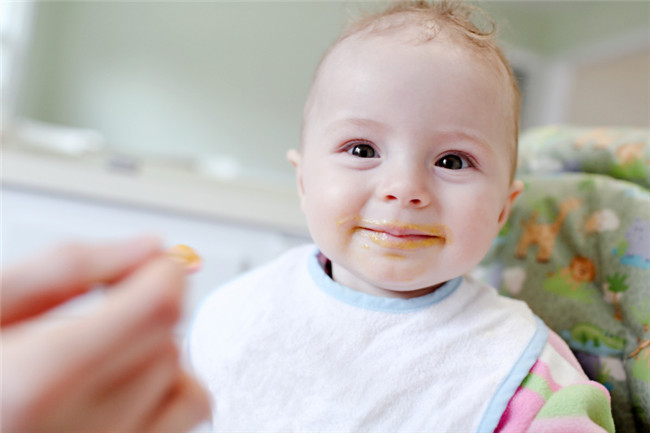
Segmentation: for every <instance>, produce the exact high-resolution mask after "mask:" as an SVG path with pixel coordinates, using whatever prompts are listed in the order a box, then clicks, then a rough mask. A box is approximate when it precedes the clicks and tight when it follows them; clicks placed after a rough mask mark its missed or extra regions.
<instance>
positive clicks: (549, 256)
mask: <svg viewBox="0 0 650 433" xmlns="http://www.w3.org/2000/svg"><path fill="white" fill-rule="evenodd" d="M625 137H627V140H628V141H625V140H624V138H625ZM648 137H650V134H649V131H648V130H633V129H611V128H610V129H606V128H598V129H591V130H590V129H586V128H561V127H547V128H540V129H537V130H533V131H531V132H529V133H527V134H525V135H524V136H523V137H522V139H521V143H520V146H521V151H520V156H521V158H522V159H521V160H520V167H521V168H522V169H521V171H522V172H523V173H524V174H523V175H522V176H519V178H520V179H522V180H523V181H524V184H525V190H524V193H523V194H522V196H521V197H520V198H519V199H518V201H517V202H516V203H515V206H514V207H513V210H512V214H511V216H510V218H509V221H508V223H507V224H506V226H505V227H504V229H503V230H502V232H501V233H500V236H499V237H498V239H497V240H496V241H495V245H494V246H493V248H492V250H491V252H490V253H489V254H488V256H487V257H486V258H485V260H484V261H483V262H482V264H481V266H480V267H479V268H478V269H477V271H476V272H475V274H476V275H477V276H479V277H481V278H482V279H484V280H486V281H487V282H489V283H490V284H492V285H494V286H495V287H497V288H499V289H500V291H501V292H502V294H505V295H507V296H511V297H513V298H517V299H522V300H524V301H526V302H527V303H528V304H529V305H530V307H531V309H532V310H533V311H534V312H535V313H536V314H537V315H539V316H540V317H541V318H542V319H543V320H544V321H545V322H546V323H547V324H548V326H549V327H551V328H552V329H553V330H555V331H556V332H557V333H558V334H559V335H561V336H562V338H563V339H564V340H565V341H566V342H567V343H568V344H569V346H570V347H571V349H572V350H573V351H574V353H575V355H576V357H577V358H578V360H579V361H580V363H581V365H582V367H583V369H584V370H585V372H586V373H587V374H588V375H589V376H590V378H591V379H593V380H596V381H598V382H600V383H602V384H603V385H604V386H605V387H606V388H607V389H608V390H609V391H610V393H611V397H612V409H613V415H614V420H615V423H616V427H617V428H616V430H617V431H622V432H634V431H638V432H641V431H650V331H649V326H650V191H649V190H648V186H650V176H649V174H648V173H649V172H650V156H649V155H650V139H649V138H648ZM622 149H627V150H622ZM531 158H533V159H534V158H536V159H537V161H532V160H531ZM579 170H580V172H576V171H579Z"/></svg>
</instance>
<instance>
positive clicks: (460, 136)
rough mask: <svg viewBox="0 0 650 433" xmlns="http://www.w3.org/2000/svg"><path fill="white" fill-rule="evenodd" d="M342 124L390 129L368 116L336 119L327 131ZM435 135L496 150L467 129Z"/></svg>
mask: <svg viewBox="0 0 650 433" xmlns="http://www.w3.org/2000/svg"><path fill="white" fill-rule="evenodd" d="M342 124H352V125H353V126H359V127H373V128H379V129H383V130H386V129H388V128H387V127H386V126H385V125H384V124H383V123H381V122H377V121H376V120H373V119H368V118H342V119H339V120H335V121H334V122H332V123H330V124H329V125H328V126H327V128H326V129H325V131H326V132H327V133H329V132H331V131H332V130H334V129H336V128H338V127H340V126H341V125H342ZM434 133H435V135H439V136H442V137H444V138H445V139H455V140H463V141H470V142H472V143H475V144H478V145H479V146H480V147H482V148H484V149H485V150H488V151H490V152H494V149H493V147H492V146H490V145H489V143H488V141H487V140H485V139H484V138H483V137H481V136H480V135H478V134H473V133H471V132H467V131H460V130H459V131H455V130H449V131H445V130H442V131H440V130H437V131H434Z"/></svg>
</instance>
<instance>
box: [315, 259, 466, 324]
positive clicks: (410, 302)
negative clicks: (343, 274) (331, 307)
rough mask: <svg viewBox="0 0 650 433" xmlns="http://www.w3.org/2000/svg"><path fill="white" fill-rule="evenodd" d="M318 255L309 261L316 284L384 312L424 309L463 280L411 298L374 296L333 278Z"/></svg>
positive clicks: (347, 300)
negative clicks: (324, 268)
mask: <svg viewBox="0 0 650 433" xmlns="http://www.w3.org/2000/svg"><path fill="white" fill-rule="evenodd" d="M317 256H318V250H316V251H315V252H314V253H312V254H311V255H310V256H309V258H308V262H307V267H308V269H309V273H310V275H311V277H312V279H313V280H314V283H316V286H318V288H320V289H321V290H322V291H323V292H325V293H326V294H328V295H330V296H332V297H333V298H336V299H338V300H339V301H341V302H344V303H346V304H349V305H352V306H354V307H358V308H362V309H364V310H371V311H380V312H383V313H411V312H414V311H419V310H423V309H425V308H427V307H429V306H431V305H433V304H436V303H438V302H440V301H442V300H443V299H445V298H446V297H447V296H449V295H451V294H452V293H453V292H454V291H456V289H457V288H458V286H460V283H461V282H462V281H463V279H462V277H457V278H454V279H453V280H449V281H447V282H446V283H445V284H443V285H442V286H440V287H439V288H438V289H436V290H435V291H434V292H432V293H428V294H426V295H423V296H418V297H415V298H410V299H401V298H387V297H382V296H373V295H370V294H368V293H363V292H359V291H357V290H352V289H350V288H348V287H345V286H343V285H341V284H339V283H337V282H336V281H334V280H332V279H331V278H330V277H329V275H327V274H326V273H325V271H324V270H323V268H322V267H321V266H320V264H319V263H318V258H317Z"/></svg>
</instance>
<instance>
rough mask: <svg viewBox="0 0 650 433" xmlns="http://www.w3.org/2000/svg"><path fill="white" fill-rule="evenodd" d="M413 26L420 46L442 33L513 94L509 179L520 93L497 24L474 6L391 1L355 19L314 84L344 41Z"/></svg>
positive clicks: (453, 2) (452, 2)
mask: <svg viewBox="0 0 650 433" xmlns="http://www.w3.org/2000/svg"><path fill="white" fill-rule="evenodd" d="M414 26H415V28H416V29H417V30H419V36H420V37H421V42H427V41H430V40H433V39H435V38H436V37H437V36H438V35H439V34H440V33H441V32H444V33H445V37H447V38H448V39H449V40H450V41H451V42H452V43H455V44H457V45H459V46H461V47H463V48H466V49H469V50H470V51H471V52H472V53H473V54H475V55H477V56H478V57H480V58H481V59H482V60H484V61H485V62H486V63H487V64H488V65H491V66H494V67H495V68H496V70H497V72H501V73H503V74H504V75H505V77H506V80H507V81H508V84H509V88H510V90H511V92H512V111H511V113H510V119H511V122H512V129H513V133H512V139H513V143H512V145H513V154H512V161H511V179H512V178H513V177H514V173H515V170H516V163H517V147H518V145H517V143H518V137H519V110H520V104H521V93H520V91H519V85H518V84H517V79H516V77H515V74H514V71H513V69H512V67H511V66H510V63H509V62H508V60H507V59H506V57H505V55H504V53H503V51H502V50H501V48H500V47H499V45H498V44H497V42H496V24H495V22H494V20H492V18H490V17H489V16H488V15H487V13H486V12H485V11H483V10H482V9H480V8H479V7H477V6H473V5H470V4H468V3H465V2H463V1H459V0H442V1H427V0H398V1H393V2H391V4H390V5H389V6H388V7H387V8H385V9H384V10H382V11H380V12H377V13H374V14H370V15H367V16H365V17H363V18H361V19H358V20H356V21H355V22H353V23H351V24H350V25H349V26H348V27H347V29H346V30H345V31H344V32H343V33H342V34H341V36H340V37H339V38H338V39H337V40H336V41H335V42H334V43H333V44H332V45H331V46H330V47H329V49H328V50H327V51H326V52H325V54H324V56H323V58H322V60H321V63H320V64H319V66H318V68H317V69H316V74H315V77H314V83H315V82H316V80H317V78H318V75H319V71H320V69H321V65H322V64H323V63H324V61H325V59H327V58H328V56H329V54H330V53H331V52H332V51H333V50H334V49H335V48H336V47H337V46H338V45H339V44H340V43H341V42H343V41H344V40H346V39H348V38H350V37H353V36H365V35H376V34H383V33H390V32H398V31H400V30H403V29H405V28H412V27H414ZM313 87H314V85H313V84H312V89H311V90H310V94H309V97H308V98H307V104H306V105H305V115H304V117H306V114H307V112H308V111H309V109H310V106H311V100H312V98H313V94H312V93H313ZM304 117H303V127H304Z"/></svg>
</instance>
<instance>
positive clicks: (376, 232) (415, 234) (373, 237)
mask: <svg viewBox="0 0 650 433" xmlns="http://www.w3.org/2000/svg"><path fill="white" fill-rule="evenodd" d="M345 222H351V223H352V227H351V230H352V231H354V232H356V233H358V234H360V235H361V236H364V237H366V238H367V239H368V240H370V241H372V242H373V243H375V244H377V245H379V246H382V247H385V248H391V249H402V250H411V249H417V248H426V247H430V246H434V245H445V244H450V243H451V242H453V236H452V233H451V230H450V229H449V227H447V226H446V225H444V224H413V223H406V222H401V221H387V220H373V219H368V218H361V217H354V218H351V219H347V220H342V221H340V222H339V225H341V224H343V223H345Z"/></svg>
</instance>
